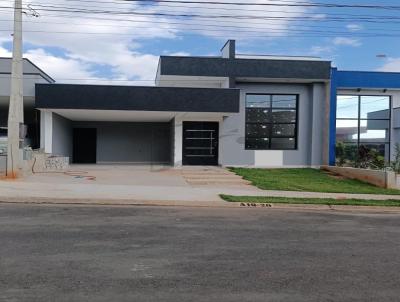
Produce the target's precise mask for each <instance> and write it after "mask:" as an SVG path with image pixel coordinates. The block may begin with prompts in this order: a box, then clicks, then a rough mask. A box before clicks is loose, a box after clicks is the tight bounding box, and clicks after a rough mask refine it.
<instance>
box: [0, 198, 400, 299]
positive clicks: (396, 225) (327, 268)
mask: <svg viewBox="0 0 400 302" xmlns="http://www.w3.org/2000/svg"><path fill="white" fill-rule="evenodd" d="M0 257H1V258H0V301H7V302H9V301H30V302H32V301H40V302H46V301H57V302H59V301H112V302H114V301H115V302H117V301H130V302H131V301H135V302H136V301H174V302H178V301H241V302H243V301H263V302H265V301H290V302H292V301H294V302H301V301H307V302H310V301H352V302H354V301H363V302H364V301H374V302H376V301H379V302H383V301H399V299H400V215H399V214H372V213H365V214H353V213H348V212H347V213H344V212H334V211H314V212H312V211H308V212H307V211H283V210H275V209H261V208H258V209H239V208H238V209H216V208H204V209H201V208H173V207H105V206H89V207H88V206H68V207H67V206H45V205H7V204H3V205H0Z"/></svg>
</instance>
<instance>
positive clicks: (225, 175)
mask: <svg viewBox="0 0 400 302" xmlns="http://www.w3.org/2000/svg"><path fill="white" fill-rule="evenodd" d="M72 170H74V171H85V172H86V173H85V174H79V173H78V174H77V175H78V176H73V175H65V174H62V173H61V174H60V173H58V174H35V175H32V176H30V177H28V178H26V179H24V180H18V181H5V180H1V181H0V201H2V202H37V203H42V202H46V203H76V204H82V203H84V204H85V203H87V204H90V203H93V204H146V205H187V206H233V205H235V204H232V203H228V202H225V201H223V200H221V199H220V197H219V194H227V195H239V196H246V195H247V196H277V197H305V198H334V199H350V198H354V199H375V200H386V199H397V200H400V195H370V194H343V193H312V192H288V191H265V190H260V189H258V188H256V187H253V186H251V185H249V184H248V183H247V182H246V181H243V180H241V179H238V177H237V176H236V175H233V174H232V173H231V172H229V171H226V170H224V169H221V168H206V167H202V168H192V169H171V168H169V169H166V168H155V167H127V166H119V167H115V166H91V167H88V166H73V167H72ZM79 175H84V176H85V175H86V176H94V177H95V180H93V179H91V178H86V177H80V176H79ZM235 206H237V204H236V205H235Z"/></svg>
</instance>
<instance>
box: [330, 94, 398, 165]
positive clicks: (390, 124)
mask: <svg viewBox="0 0 400 302" xmlns="http://www.w3.org/2000/svg"><path fill="white" fill-rule="evenodd" d="M339 96H351V97H357V99H358V117H357V118H346V117H343V118H340V117H339V118H338V117H337V110H338V108H337V102H336V122H337V121H338V120H339V121H340V120H342V121H357V140H356V141H343V143H344V144H354V145H357V149H359V148H360V146H361V145H368V144H370V145H387V146H388V148H389V153H388V157H389V159H390V157H391V147H392V131H391V129H392V110H393V109H394V108H393V109H392V96H391V95H379V94H378V95H373V94H343V93H341V94H338V95H337V97H339ZM362 97H382V98H389V108H388V110H389V117H388V118H386V119H383V118H361V98H362ZM361 121H388V122H389V129H388V132H389V135H388V141H379V142H373V141H362V140H361V133H360V132H361V131H360V130H361ZM335 141H336V143H337V139H336V138H335Z"/></svg>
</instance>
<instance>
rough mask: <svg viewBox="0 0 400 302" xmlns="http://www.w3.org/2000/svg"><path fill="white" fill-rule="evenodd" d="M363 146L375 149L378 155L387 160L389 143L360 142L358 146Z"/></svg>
mask: <svg viewBox="0 0 400 302" xmlns="http://www.w3.org/2000/svg"><path fill="white" fill-rule="evenodd" d="M362 146H363V147H365V148H366V149H367V150H375V151H377V152H378V154H379V155H380V156H383V157H384V158H385V161H389V144H385V143H372V144H370V143H368V144H361V145H360V147H362Z"/></svg>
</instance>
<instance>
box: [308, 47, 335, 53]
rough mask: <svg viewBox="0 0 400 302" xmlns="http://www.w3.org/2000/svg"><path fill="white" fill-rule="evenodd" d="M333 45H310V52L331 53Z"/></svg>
mask: <svg viewBox="0 0 400 302" xmlns="http://www.w3.org/2000/svg"><path fill="white" fill-rule="evenodd" d="M332 51H333V47H331V46H313V47H311V52H310V54H312V55H321V54H324V53H332Z"/></svg>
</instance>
